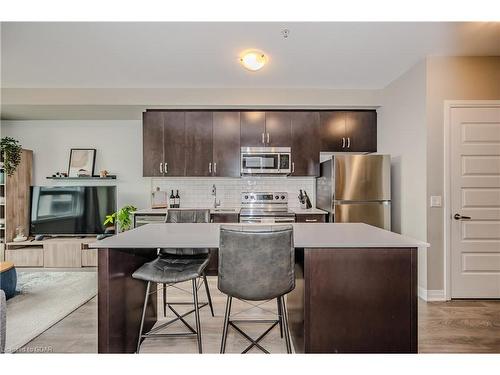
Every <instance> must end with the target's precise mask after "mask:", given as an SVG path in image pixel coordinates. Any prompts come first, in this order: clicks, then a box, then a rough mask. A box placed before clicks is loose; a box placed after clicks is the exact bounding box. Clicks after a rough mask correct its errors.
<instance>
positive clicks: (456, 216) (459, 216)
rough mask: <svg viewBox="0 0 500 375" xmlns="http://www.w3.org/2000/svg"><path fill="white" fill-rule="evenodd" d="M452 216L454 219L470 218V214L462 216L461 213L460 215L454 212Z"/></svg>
mask: <svg viewBox="0 0 500 375" xmlns="http://www.w3.org/2000/svg"><path fill="white" fill-rule="evenodd" d="M453 218H454V219H455V220H470V219H471V217H470V216H462V215H460V214H455V215H453Z"/></svg>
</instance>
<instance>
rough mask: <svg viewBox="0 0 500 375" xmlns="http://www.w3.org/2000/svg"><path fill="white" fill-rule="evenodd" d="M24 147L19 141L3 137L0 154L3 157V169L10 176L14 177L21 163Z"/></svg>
mask: <svg viewBox="0 0 500 375" xmlns="http://www.w3.org/2000/svg"><path fill="white" fill-rule="evenodd" d="M22 150H23V149H22V147H21V145H20V144H19V141H17V140H15V139H14V138H11V137H3V138H2V140H1V141H0V153H1V154H2V155H3V168H4V170H5V172H6V173H7V175H8V176H12V174H13V173H14V171H15V170H16V168H17V167H18V165H19V163H20V162H21V153H22Z"/></svg>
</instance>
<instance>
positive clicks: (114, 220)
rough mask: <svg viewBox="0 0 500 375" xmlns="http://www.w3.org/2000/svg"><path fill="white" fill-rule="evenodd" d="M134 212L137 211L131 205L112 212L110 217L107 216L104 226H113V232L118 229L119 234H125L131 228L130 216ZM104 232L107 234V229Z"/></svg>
mask: <svg viewBox="0 0 500 375" xmlns="http://www.w3.org/2000/svg"><path fill="white" fill-rule="evenodd" d="M134 211H137V208H136V207H134V206H132V205H127V206H124V207H122V208H121V209H119V210H118V211H116V212H113V213H112V214H110V215H107V216H106V220H105V221H104V225H105V226H110V227H112V226H114V227H115V228H114V229H115V232H118V229H120V231H121V232H125V231H127V230H129V229H130V228H131V227H132V218H131V214H132V212H134ZM110 224H111V225H110ZM117 226H118V227H117ZM110 229H112V228H110ZM106 232H108V233H109V231H108V228H106Z"/></svg>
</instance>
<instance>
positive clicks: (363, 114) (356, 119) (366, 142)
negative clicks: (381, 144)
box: [345, 111, 377, 152]
mask: <svg viewBox="0 0 500 375" xmlns="http://www.w3.org/2000/svg"><path fill="white" fill-rule="evenodd" d="M345 124H346V135H347V147H348V151H352V152H376V151H377V112H375V111H356V112H346V123H345Z"/></svg>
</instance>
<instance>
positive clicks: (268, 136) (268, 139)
mask: <svg viewBox="0 0 500 375" xmlns="http://www.w3.org/2000/svg"><path fill="white" fill-rule="evenodd" d="M267 143H269V133H267Z"/></svg>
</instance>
